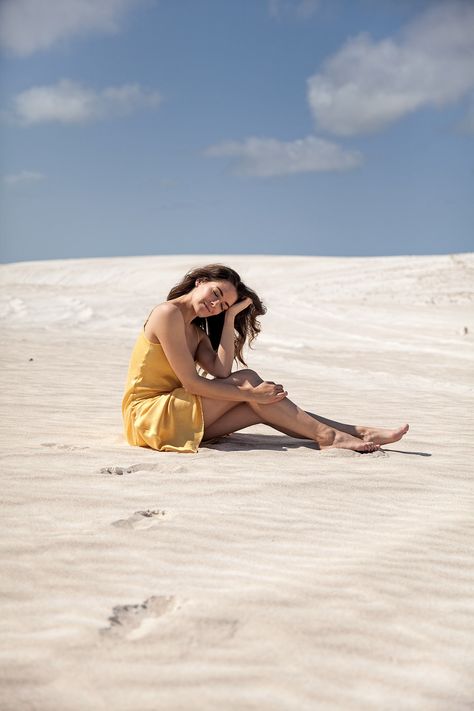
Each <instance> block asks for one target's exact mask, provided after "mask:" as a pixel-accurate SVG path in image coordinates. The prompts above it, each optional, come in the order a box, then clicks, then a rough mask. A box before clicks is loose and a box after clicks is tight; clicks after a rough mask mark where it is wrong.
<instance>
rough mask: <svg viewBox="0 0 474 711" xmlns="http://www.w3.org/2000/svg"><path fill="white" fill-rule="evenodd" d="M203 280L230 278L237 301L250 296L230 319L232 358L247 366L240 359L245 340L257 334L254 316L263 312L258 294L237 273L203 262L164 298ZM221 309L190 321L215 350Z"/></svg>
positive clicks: (185, 291) (179, 294) (264, 310)
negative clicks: (231, 319) (248, 303)
mask: <svg viewBox="0 0 474 711" xmlns="http://www.w3.org/2000/svg"><path fill="white" fill-rule="evenodd" d="M197 279H203V280H204V281H223V280H225V281H230V283H231V284H233V285H234V286H235V288H236V290H237V301H242V300H243V299H245V298H246V297H250V298H251V299H252V303H251V304H250V306H248V307H247V308H246V309H244V310H243V311H241V312H240V313H238V314H237V316H236V317H235V321H234V328H235V331H236V332H237V333H235V335H234V359H236V360H239V361H240V362H241V363H242V365H247V363H246V362H245V361H244V359H243V355H242V351H243V347H244V345H245V342H246V341H248V344H249V347H251V344H252V342H253V341H254V340H255V338H256V337H257V336H258V334H259V333H260V328H261V327H260V322H259V321H258V319H257V316H263V314H264V313H266V310H267V309H266V307H265V306H264V305H263V303H262V301H261V299H260V297H259V296H258V295H257V294H256V293H255V291H254V290H253V289H250V288H249V287H248V286H246V284H244V283H243V281H242V280H241V278H240V276H239V274H237V272H236V271H235V270H234V269H231V268H230V267H226V266H224V265H223V264H206V266H204V267H197V268H196V269H192V270H191V271H189V272H188V273H187V274H186V275H185V276H184V278H183V279H182V280H181V281H180V282H179V284H176V286H174V287H173V288H172V289H171V291H170V293H169V294H168V296H167V300H168V301H169V300H170V299H176V298H177V297H178V296H183V295H184V294H189V292H190V291H192V290H193V289H194V287H195V286H196V280H197ZM224 319H225V311H224V312H222V313H220V314H217V316H212V317H210V318H201V317H200V316H197V317H196V318H195V319H194V321H193V323H195V324H197V325H198V326H200V327H201V328H202V329H203V330H204V331H205V332H206V333H207V334H208V336H209V338H210V340H211V344H212V347H213V348H214V350H215V351H217V349H218V347H219V343H220V340H221V335H222V329H223V328H224Z"/></svg>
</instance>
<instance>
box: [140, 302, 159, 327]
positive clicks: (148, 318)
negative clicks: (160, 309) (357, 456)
mask: <svg viewBox="0 0 474 711" xmlns="http://www.w3.org/2000/svg"><path fill="white" fill-rule="evenodd" d="M155 309H156V306H154V307H153V308H152V310H151V311H150V313H149V314H148V317H147V320H146V321H145V323H144V324H143V328H145V326H146V325H147V323H148V321H149V320H150V316H151V315H152V313H153V311H154V310H155Z"/></svg>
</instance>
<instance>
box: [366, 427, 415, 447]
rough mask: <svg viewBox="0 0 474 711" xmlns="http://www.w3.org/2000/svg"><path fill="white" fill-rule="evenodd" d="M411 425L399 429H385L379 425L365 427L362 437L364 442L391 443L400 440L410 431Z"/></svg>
mask: <svg viewBox="0 0 474 711" xmlns="http://www.w3.org/2000/svg"><path fill="white" fill-rule="evenodd" d="M408 429H409V425H403V427H399V428H398V430H384V429H381V428H379V427H366V428H364V431H363V434H362V439H363V441H364V442H374V444H378V445H381V444H391V443H392V442H398V440H399V439H401V438H402V437H403V436H404V435H406V433H407V432H408Z"/></svg>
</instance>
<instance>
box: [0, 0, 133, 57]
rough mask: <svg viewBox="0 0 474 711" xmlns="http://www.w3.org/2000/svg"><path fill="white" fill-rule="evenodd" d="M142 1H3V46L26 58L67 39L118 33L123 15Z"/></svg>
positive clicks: (0, 4) (0, 35)
mask: <svg viewBox="0 0 474 711" xmlns="http://www.w3.org/2000/svg"><path fill="white" fill-rule="evenodd" d="M142 1H143V0H0V45H1V46H2V47H3V48H4V49H6V50H7V51H9V52H12V53H13V54H16V55H19V56H27V55H29V54H32V53H33V52H36V51H38V50H44V49H48V48H49V47H51V46H52V45H54V44H55V43H56V42H58V41H61V40H64V39H66V38H67V37H71V36H75V35H78V34H85V33H87V32H90V31H99V32H117V31H118V29H119V21H120V20H121V18H122V16H123V15H124V13H125V12H126V11H127V10H128V9H130V8H133V7H134V6H136V5H138V4H140V3H141V2H142Z"/></svg>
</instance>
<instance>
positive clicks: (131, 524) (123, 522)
mask: <svg viewBox="0 0 474 711" xmlns="http://www.w3.org/2000/svg"><path fill="white" fill-rule="evenodd" d="M165 516H166V517H168V514H167V513H166V511H164V510H163V509H145V510H144V511H135V513H134V514H132V516H129V517H128V518H120V519H119V520H118V521H114V522H113V523H112V526H116V527H117V528H136V529H142V528H157V527H158V526H159V525H160V521H162V520H163V518H164V517H165Z"/></svg>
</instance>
